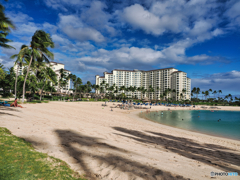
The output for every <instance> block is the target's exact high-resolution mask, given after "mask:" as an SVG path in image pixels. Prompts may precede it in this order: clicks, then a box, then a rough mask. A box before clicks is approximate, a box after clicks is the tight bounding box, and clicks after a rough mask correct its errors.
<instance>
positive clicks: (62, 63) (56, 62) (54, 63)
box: [50, 61, 64, 65]
mask: <svg viewBox="0 0 240 180" xmlns="http://www.w3.org/2000/svg"><path fill="white" fill-rule="evenodd" d="M50 63H53V64H63V63H59V62H54V61H52V62H50ZM63 65H64V64H63Z"/></svg>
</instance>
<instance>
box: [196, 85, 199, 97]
mask: <svg viewBox="0 0 240 180" xmlns="http://www.w3.org/2000/svg"><path fill="white" fill-rule="evenodd" d="M199 94H200V88H199V87H198V88H197V89H196V95H197V99H198V95H199Z"/></svg>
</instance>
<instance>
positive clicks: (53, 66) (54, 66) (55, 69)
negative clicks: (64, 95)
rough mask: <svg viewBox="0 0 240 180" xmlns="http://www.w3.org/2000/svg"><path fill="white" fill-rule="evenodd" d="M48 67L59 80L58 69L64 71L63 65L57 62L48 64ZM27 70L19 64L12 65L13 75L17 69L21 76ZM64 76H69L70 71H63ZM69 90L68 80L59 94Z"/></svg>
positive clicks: (56, 87)
mask: <svg viewBox="0 0 240 180" xmlns="http://www.w3.org/2000/svg"><path fill="white" fill-rule="evenodd" d="M50 67H51V68H52V70H53V71H54V72H55V73H56V75H57V78H58V81H59V79H60V73H59V72H60V69H64V64H62V63H57V62H50ZM24 68H27V66H19V64H16V65H14V71H15V73H16V72H17V69H18V75H22V74H23V69H24ZM30 71H31V70H30ZM64 72H65V74H66V75H67V76H68V75H69V74H71V71H68V70H66V69H64ZM55 89H56V90H58V86H55ZM69 89H70V80H68V83H67V85H66V86H65V87H64V88H63V89H61V92H69Z"/></svg>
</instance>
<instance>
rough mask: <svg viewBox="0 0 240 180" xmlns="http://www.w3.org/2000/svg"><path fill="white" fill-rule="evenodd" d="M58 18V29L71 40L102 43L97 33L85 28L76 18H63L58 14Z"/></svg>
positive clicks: (100, 35)
mask: <svg viewBox="0 0 240 180" xmlns="http://www.w3.org/2000/svg"><path fill="white" fill-rule="evenodd" d="M59 18H60V22H59V27H60V29H61V30H62V31H63V32H64V33H65V34H66V35H68V37H70V38H71V39H74V40H78V41H87V40H92V41H95V42H103V41H104V40H105V38H104V37H103V35H102V34H101V33H100V32H99V31H97V30H95V29H93V28H91V27H87V26H86V25H85V24H84V23H83V22H82V21H81V19H80V18H78V17H77V16H74V15H67V16H64V15H61V14H60V15H59Z"/></svg>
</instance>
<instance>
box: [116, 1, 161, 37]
mask: <svg viewBox="0 0 240 180" xmlns="http://www.w3.org/2000/svg"><path fill="white" fill-rule="evenodd" d="M120 18H121V19H122V20H123V21H124V22H127V23H129V24H130V25H131V26H132V27H133V28H135V29H143V30H144V31H145V32H146V33H148V34H153V35H160V34H162V33H163V32H164V31H165V29H163V28H162V27H161V23H162V22H161V20H160V19H159V18H158V17H157V16H155V15H154V14H152V13H150V12H149V11H147V10H144V8H143V7H142V6H141V5H139V4H135V5H132V6H130V7H126V8H125V9H124V10H123V12H122V13H120Z"/></svg>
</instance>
